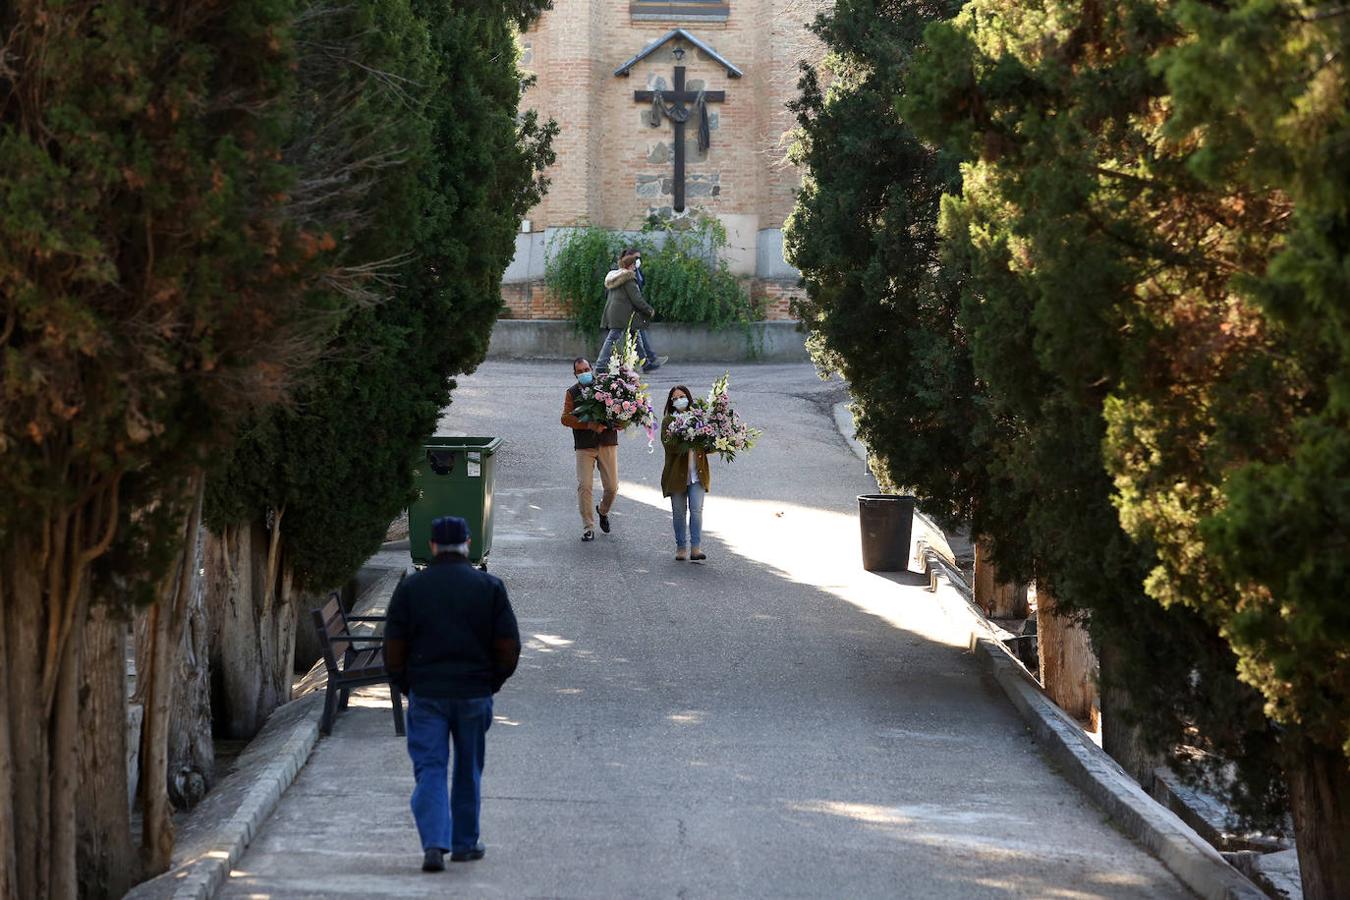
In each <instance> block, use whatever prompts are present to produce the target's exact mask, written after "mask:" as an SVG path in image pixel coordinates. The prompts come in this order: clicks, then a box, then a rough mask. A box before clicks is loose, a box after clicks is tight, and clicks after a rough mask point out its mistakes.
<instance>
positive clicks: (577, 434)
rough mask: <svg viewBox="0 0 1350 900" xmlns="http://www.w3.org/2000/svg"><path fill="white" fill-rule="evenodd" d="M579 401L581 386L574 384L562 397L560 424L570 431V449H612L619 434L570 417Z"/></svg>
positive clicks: (595, 424)
mask: <svg viewBox="0 0 1350 900" xmlns="http://www.w3.org/2000/svg"><path fill="white" fill-rule="evenodd" d="M580 399H581V385H579V384H574V385H572V386H571V387H570V388H568V389H567V393H566V394H564V395H563V411H562V423H563V424H564V425H566V426H567V427H568V428H570V429H572V447H573V448H574V449H576V450H594V449H595V448H596V447H613V446H614V445H616V444H618V443H619V433H618V432H617V431H615V430H614V429H613V428H608V427H606V426H604V425H602V424H601V423H599V422H583V421H581V420H580V419H578V418H577V417H576V416H574V415H572V408H573V407H574V406H576V404H577V401H579V400H580Z"/></svg>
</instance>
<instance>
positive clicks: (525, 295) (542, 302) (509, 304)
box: [501, 281, 572, 319]
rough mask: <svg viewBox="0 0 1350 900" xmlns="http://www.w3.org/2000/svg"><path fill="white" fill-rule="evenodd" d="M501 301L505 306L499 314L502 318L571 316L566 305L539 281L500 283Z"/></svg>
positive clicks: (558, 317) (566, 317)
mask: <svg viewBox="0 0 1350 900" xmlns="http://www.w3.org/2000/svg"><path fill="white" fill-rule="evenodd" d="M502 303H503V304H505V306H506V310H505V311H504V312H502V314H501V317H502V318H503V319H569V318H571V316H572V311H571V310H570V309H569V308H568V305H567V304H566V303H564V302H563V301H562V300H560V299H558V297H556V296H554V294H553V292H552V291H550V290H549V289H548V288H547V287H545V286H544V284H543V282H539V281H529V282H521V283H520V284H504V285H502Z"/></svg>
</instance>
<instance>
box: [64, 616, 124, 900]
mask: <svg viewBox="0 0 1350 900" xmlns="http://www.w3.org/2000/svg"><path fill="white" fill-rule="evenodd" d="M126 650H127V623H126V622H125V621H123V620H122V618H121V617H120V616H118V615H115V614H114V613H113V612H112V611H111V610H110V609H108V607H107V606H105V605H104V604H101V603H100V604H95V606H94V608H93V611H92V612H91V613H90V616H89V625H88V627H87V628H86V630H85V641H84V651H85V654H84V664H85V673H84V686H83V688H82V689H81V691H80V733H81V735H82V738H81V741H80V791H79V796H78V798H77V800H76V809H77V813H76V822H77V824H78V826H79V832H78V835H77V837H78V844H77V849H76V860H77V871H78V872H79V879H80V884H79V891H80V896H81V897H84V898H90V900H103V898H108V900H115V898H118V897H121V896H122V895H123V894H125V893H126V892H127V891H128V890H130V889H131V886H132V885H134V884H135V883H136V882H137V881H138V880H139V879H138V878H137V874H138V872H139V869H138V865H139V864H138V862H137V858H136V848H135V846H134V845H133V843H132V840H131V817H130V815H129V814H128V813H129V809H130V807H129V803H130V798H129V796H128V790H129V786H128V784H127V679H126Z"/></svg>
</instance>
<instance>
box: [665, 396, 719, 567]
mask: <svg viewBox="0 0 1350 900" xmlns="http://www.w3.org/2000/svg"><path fill="white" fill-rule="evenodd" d="M692 402H693V395H692V394H690V393H689V388H687V387H685V386H684V385H682V384H681V385H676V386H675V387H673V388H671V389H670V393H669V394H668V395H667V397H666V408H665V412H664V414H663V415H662V418H661V443H662V445H663V446H664V447H665V451H666V461H665V465H664V466H663V467H662V469H661V494H662V495H663V496H665V497H669V498H670V515H671V522H672V524H673V525H674V528H675V559H676V560H678V561H681V562H683V561H685V560H692V561H694V562H702V561H703V560H705V559H707V558H708V556H707V554H705V553H704V552H703V549H702V546H701V544H702V540H703V499H704V497H705V496H706V495H707V493H708V491H709V490H711V487H712V474H711V472H710V471H709V470H708V454H707V451H705V450H701V449H699V448H697V447H695V446H693V445H692V444H690V443H687V442H685V441H682V440H680V439H679V438H678V437H676V436H675V435H672V434H670V433H669V428H670V423H671V420H672V418H673V416H674V414H675V413H682V412H685V411H686V410H688V409H689V405H690V404H691V403H692Z"/></svg>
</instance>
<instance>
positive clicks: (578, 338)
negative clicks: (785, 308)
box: [488, 319, 810, 362]
mask: <svg viewBox="0 0 1350 900" xmlns="http://www.w3.org/2000/svg"><path fill="white" fill-rule="evenodd" d="M601 338H602V335H601V334H600V333H599V332H597V333H596V334H594V335H591V336H589V337H588V336H584V335H580V334H578V333H577V331H576V329H575V328H574V327H573V325H572V323H571V322H559V321H549V320H542V319H499V320H498V321H497V325H496V327H495V328H493V330H492V343H491V345H490V346H489V348H488V357H489V358H495V359H556V360H559V361H560V362H564V361H568V360H571V359H573V358H575V357H578V356H585V357H587V358H590V356H591V355H592V354H593V353H595V352H596V351H597V350H599V349H600V341H601ZM651 338H652V344H653V345H655V347H656V351H657V352H658V353H661V354H663V355H666V356H669V357H670V358H671V360H672V361H674V362H680V361H685V362H749V361H756V362H807V361H809V359H810V357H809V356H808V355H807V352H806V346H805V335H803V334H802V333H801V332H799V331H798V330H797V323H796V322H790V321H778V322H758V323H756V324H754V325H752V326H750V328H749V330H748V332H747V331H745V330H742V329H739V328H730V329H727V330H724V331H712V330H710V329H708V328H706V327H703V326H700V325H672V324H668V323H663V322H658V323H656V324H654V325H652V327H651Z"/></svg>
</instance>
